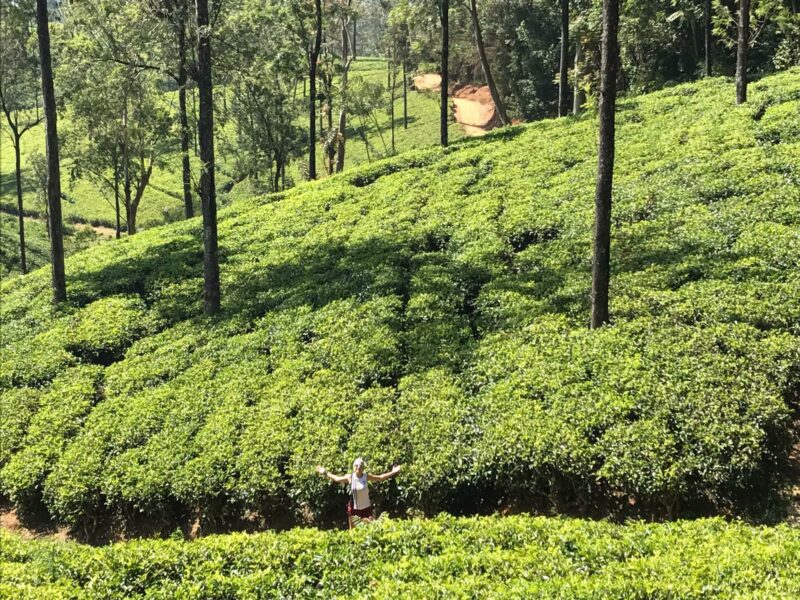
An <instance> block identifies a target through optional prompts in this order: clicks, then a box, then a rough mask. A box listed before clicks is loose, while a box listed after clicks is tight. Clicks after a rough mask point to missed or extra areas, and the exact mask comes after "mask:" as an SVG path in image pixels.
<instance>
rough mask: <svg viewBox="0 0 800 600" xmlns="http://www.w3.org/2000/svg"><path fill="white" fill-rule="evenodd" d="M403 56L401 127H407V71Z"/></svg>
mask: <svg viewBox="0 0 800 600" xmlns="http://www.w3.org/2000/svg"><path fill="white" fill-rule="evenodd" d="M406 62H407V61H406V59H405V58H403V129H408V72H407V70H406Z"/></svg>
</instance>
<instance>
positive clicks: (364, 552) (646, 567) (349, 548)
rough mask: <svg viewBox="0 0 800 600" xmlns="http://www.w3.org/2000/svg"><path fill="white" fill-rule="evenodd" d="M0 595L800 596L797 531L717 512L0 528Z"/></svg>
mask: <svg viewBox="0 0 800 600" xmlns="http://www.w3.org/2000/svg"><path fill="white" fill-rule="evenodd" d="M0 573H2V575H3V577H2V583H0V598H9V599H11V598H13V599H14V600H23V599H27V598H36V599H38V598H45V597H46V598H52V599H57V598H103V599H112V598H119V599H122V598H125V599H128V598H183V599H186V600H188V599H191V598H197V599H198V600H199V599H203V600H207V599H210V598H220V599H221V598H398V599H400V598H547V599H555V598H563V599H565V600H566V599H569V600H575V599H580V598H587V599H588V598H648V599H649V600H660V599H668V598H675V599H677V598H680V599H681V600H688V599H693V598H698V599H699V598H705V599H708V598H725V599H726V600H727V599H730V598H742V599H743V598H762V599H770V600H780V599H787V600H789V599H794V598H797V597H798V595H800V530H797V529H790V528H789V527H786V526H781V527H777V528H757V527H748V526H746V525H742V524H736V523H733V524H726V523H724V522H723V521H721V520H700V521H693V522H686V521H683V522H675V523H667V524H656V525H654V524H629V525H612V524H609V523H603V522H591V521H573V520H564V519H545V518H531V517H508V518H486V517H484V518H478V519H463V518H462V519H455V518H452V517H448V518H445V517H439V518H437V519H435V520H431V521H400V522H392V521H386V522H382V523H379V524H377V525H373V526H371V527H366V528H360V529H358V530H356V531H355V532H354V533H353V534H348V533H346V532H321V531H318V530H315V529H298V530H293V531H290V532H285V533H261V534H256V535H247V534H232V535H225V536H210V537H207V538H203V539H201V540H197V541H194V542H183V541H153V540H151V541H135V542H128V543H123V544H116V545H113V546H106V547H103V548H92V547H89V546H80V545H78V544H72V543H70V544H56V543H52V542H32V541H22V540H21V539H19V538H16V537H13V536H11V535H9V534H4V533H2V532H0Z"/></svg>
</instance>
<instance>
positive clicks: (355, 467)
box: [353, 456, 367, 471]
mask: <svg viewBox="0 0 800 600" xmlns="http://www.w3.org/2000/svg"><path fill="white" fill-rule="evenodd" d="M358 465H361V466H362V467H366V466H367V463H365V462H364V459H363V458H361V457H360V456H359V457H358V458H357V459H355V460H354V461H353V470H354V471H356V470H358Z"/></svg>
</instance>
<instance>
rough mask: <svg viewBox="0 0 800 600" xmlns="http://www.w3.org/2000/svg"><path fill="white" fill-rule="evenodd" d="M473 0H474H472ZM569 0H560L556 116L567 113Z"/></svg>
mask: <svg viewBox="0 0 800 600" xmlns="http://www.w3.org/2000/svg"><path fill="white" fill-rule="evenodd" d="M472 1H473V2H474V1H475V0H472ZM569 2H570V0H561V59H560V70H559V76H558V116H559V117H566V116H567V115H568V114H569V97H568V96H569V80H568V77H569Z"/></svg>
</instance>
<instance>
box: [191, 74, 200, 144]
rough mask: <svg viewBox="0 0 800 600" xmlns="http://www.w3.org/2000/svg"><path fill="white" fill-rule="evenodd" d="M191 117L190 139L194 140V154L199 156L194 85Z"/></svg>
mask: <svg viewBox="0 0 800 600" xmlns="http://www.w3.org/2000/svg"><path fill="white" fill-rule="evenodd" d="M192 117H194V123H195V128H194V135H193V136H192V139H193V141H194V155H195V156H200V148H199V147H198V144H197V136H198V131H197V127H198V124H197V122H198V119H197V95H196V94H195V91H194V87H193V88H192Z"/></svg>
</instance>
